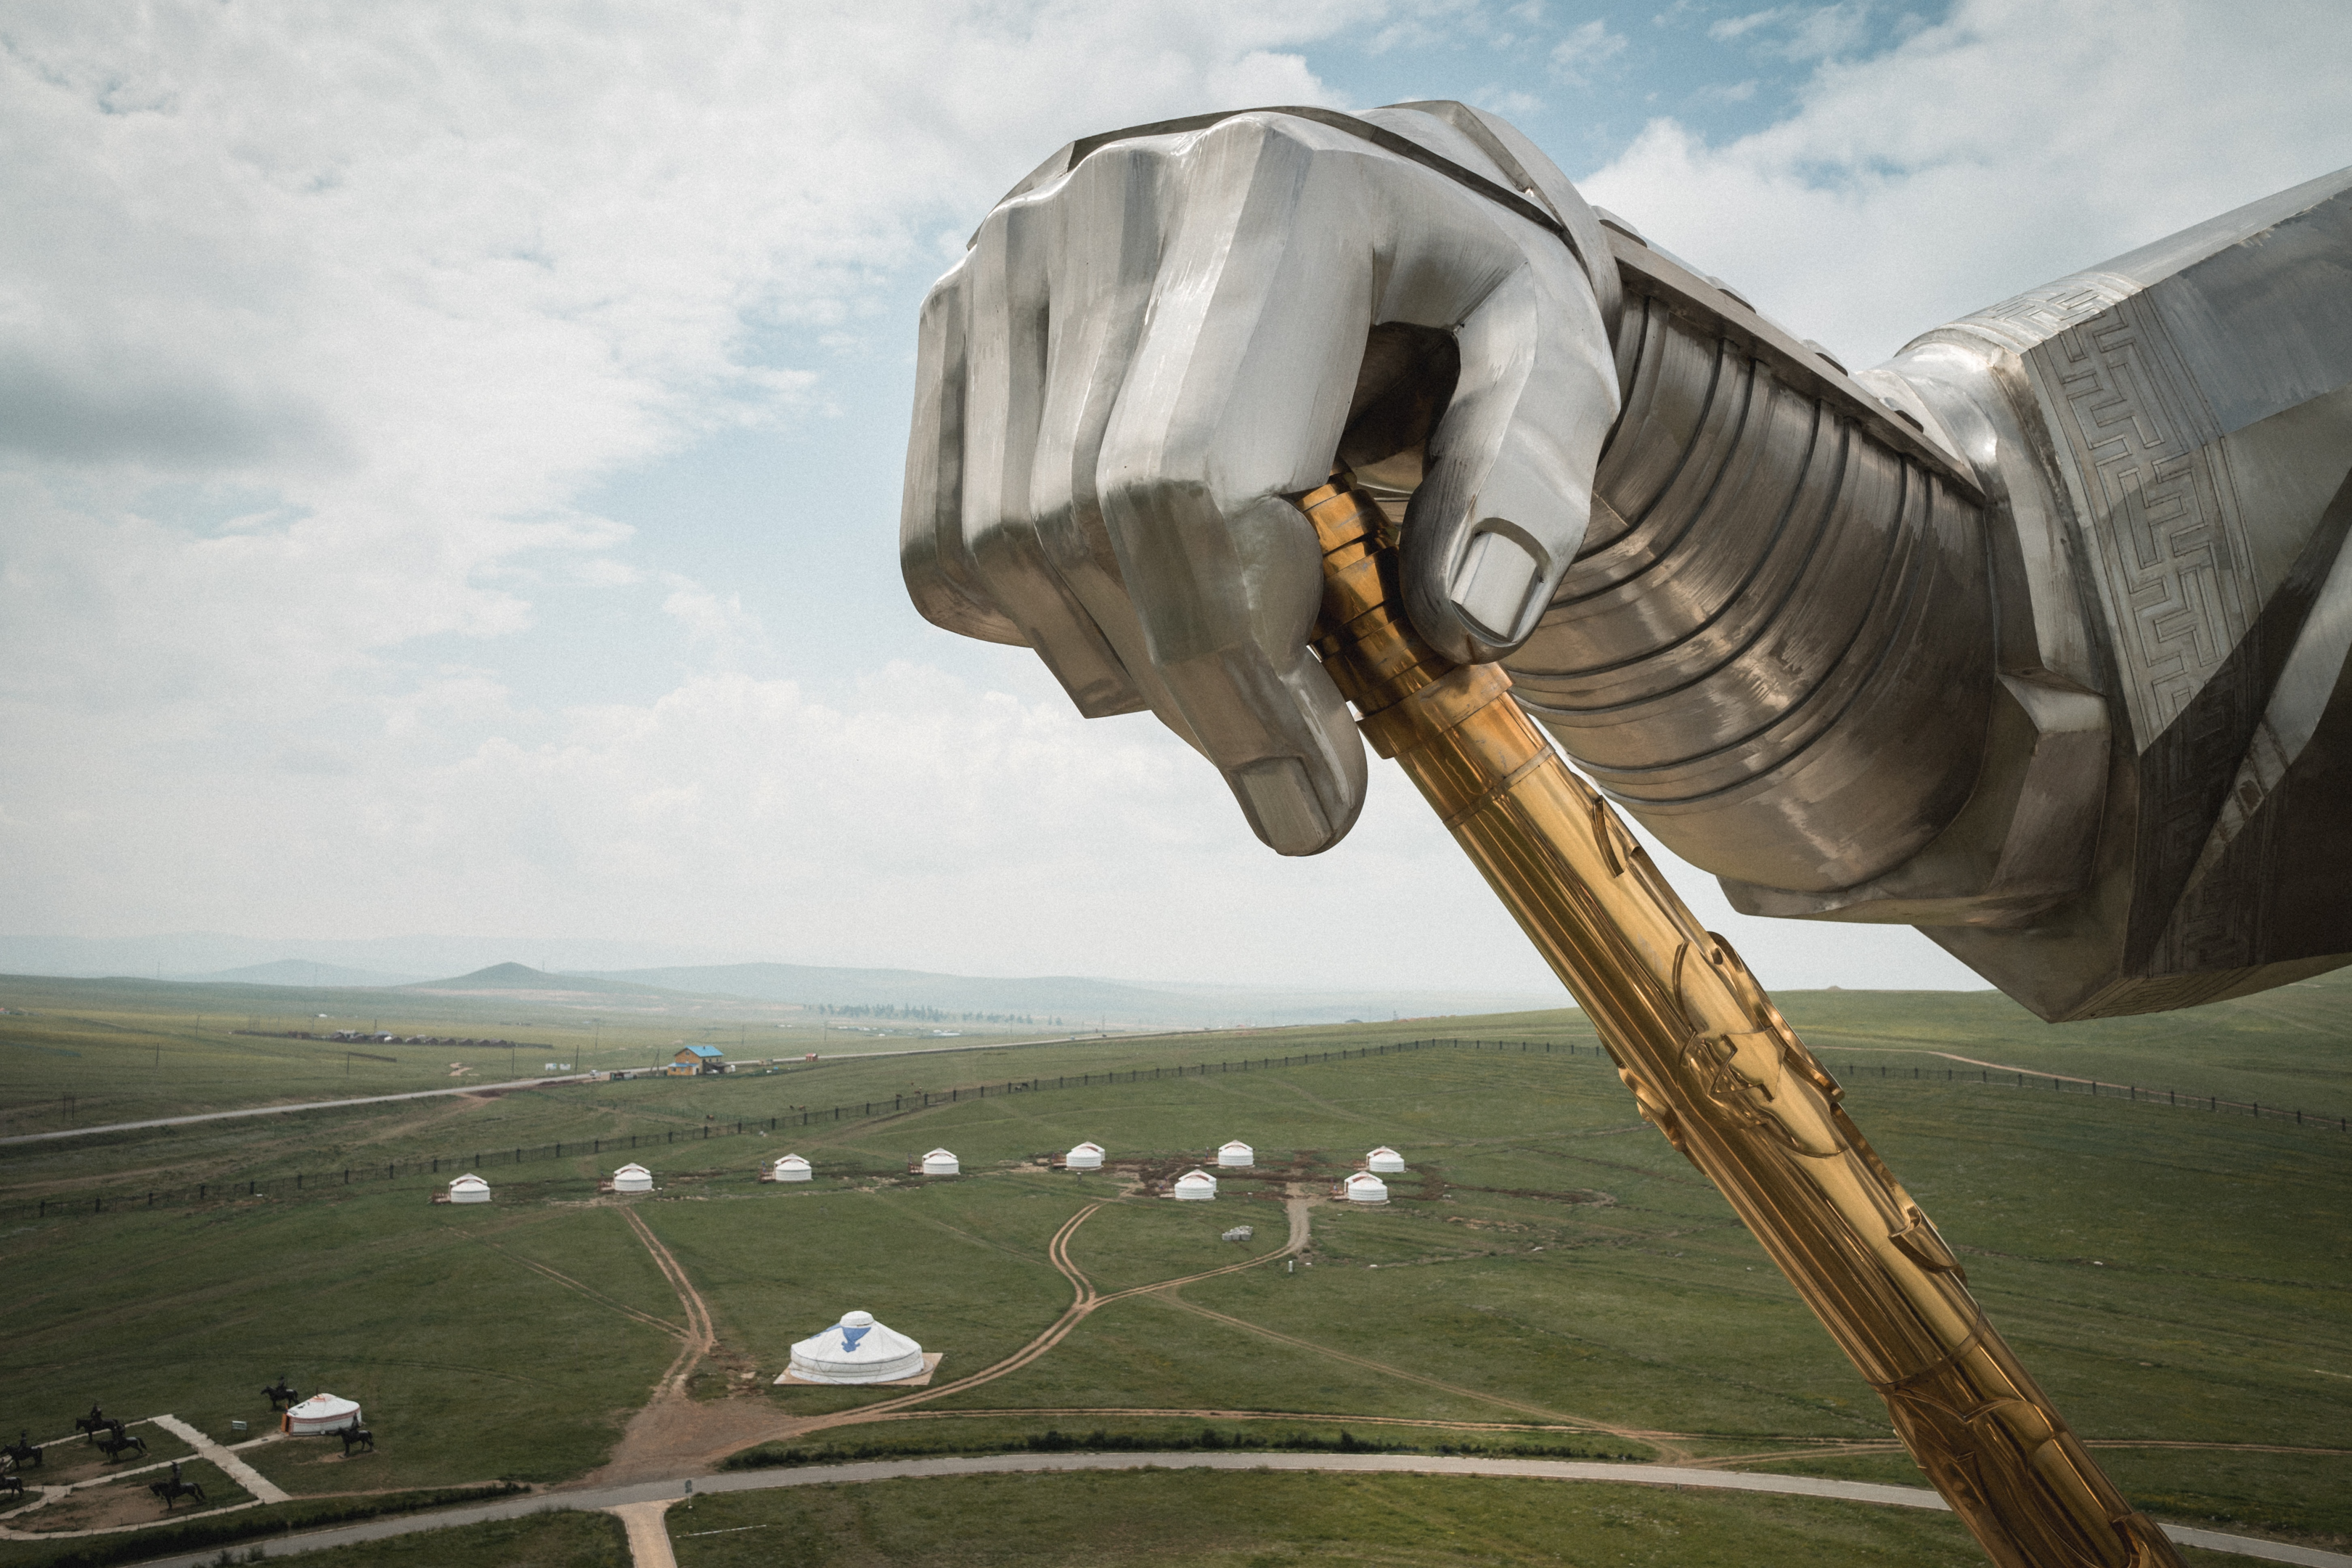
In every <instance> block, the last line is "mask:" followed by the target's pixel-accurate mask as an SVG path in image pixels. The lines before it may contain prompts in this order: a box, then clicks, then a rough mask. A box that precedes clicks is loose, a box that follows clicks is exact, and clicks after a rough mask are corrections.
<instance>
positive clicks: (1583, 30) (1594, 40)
mask: <svg viewBox="0 0 2352 1568" xmlns="http://www.w3.org/2000/svg"><path fill="white" fill-rule="evenodd" d="M1624 52H1625V36H1624V35H1623V34H1622V33H1617V32H1612V30H1611V29H1610V26H1609V24H1608V23H1607V22H1605V21H1603V20H1601V18H1600V17H1598V16H1595V17H1594V18H1593V19H1592V20H1591V21H1590V22H1586V23H1584V24H1582V25H1581V26H1577V27H1574V28H1572V29H1570V32H1569V34H1568V36H1567V37H1564V38H1562V39H1560V41H1559V43H1557V44H1554V45H1553V46H1552V47H1551V55H1550V57H1549V58H1550V63H1551V74H1552V75H1553V76H1555V77H1557V78H1559V79H1560V80H1561V81H1564V82H1567V83H1569V84H1570V86H1578V85H1581V84H1582V83H1584V82H1587V81H1589V80H1591V73H1592V72H1593V71H1594V70H1595V69H1596V68H1599V67H1601V66H1603V65H1606V64H1608V63H1609V62H1610V61H1611V60H1612V59H1615V58H1617V57H1618V56H1619V55H1621V54H1622V53H1624Z"/></svg>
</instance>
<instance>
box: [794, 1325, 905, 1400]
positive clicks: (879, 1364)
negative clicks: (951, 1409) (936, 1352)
mask: <svg viewBox="0 0 2352 1568" xmlns="http://www.w3.org/2000/svg"><path fill="white" fill-rule="evenodd" d="M922 1374H923V1347H922V1346H920V1345H919V1344H917V1343H916V1342H914V1341H912V1340H910V1339H908V1337H907V1336H906V1335H904V1334H902V1333H900V1332H898V1331H897V1330H896V1329H892V1328H888V1327H887V1326H885V1325H884V1324H881V1323H877V1322H876V1321H874V1314H873V1313H871V1312H844V1313H843V1314H842V1315H841V1321H839V1322H837V1323H835V1324H834V1325H833V1327H831V1328H829V1329H820V1330H818V1331H816V1332H815V1333H814V1334H811V1335H810V1336H809V1337H808V1338H807V1339H804V1340H803V1341H801V1342H799V1343H798V1344H795V1345H794V1346H793V1362H792V1375H793V1377H795V1378H797V1379H799V1380H800V1381H801V1382H803V1383H895V1382H897V1381H898V1379H900V1378H902V1377H920V1376H921V1375H922Z"/></svg>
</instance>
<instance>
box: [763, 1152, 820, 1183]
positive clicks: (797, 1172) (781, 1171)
mask: <svg viewBox="0 0 2352 1568" xmlns="http://www.w3.org/2000/svg"><path fill="white" fill-rule="evenodd" d="M770 1174H771V1175H772V1176H773V1177H774V1178H775V1179H776V1180H777V1181H779V1182H805V1181H807V1180H809V1179H810V1172H809V1163H808V1162H807V1161H806V1160H803V1159H802V1158H801V1157H800V1156H799V1155H798V1154H787V1155H785V1156H784V1157H783V1158H782V1159H781V1160H779V1161H777V1162H776V1168H775V1169H774V1170H773V1171H772V1172H771V1173H770Z"/></svg>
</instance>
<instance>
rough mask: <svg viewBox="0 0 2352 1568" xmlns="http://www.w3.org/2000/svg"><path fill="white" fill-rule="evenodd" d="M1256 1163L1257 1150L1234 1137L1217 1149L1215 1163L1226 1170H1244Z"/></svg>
mask: <svg viewBox="0 0 2352 1568" xmlns="http://www.w3.org/2000/svg"><path fill="white" fill-rule="evenodd" d="M1217 1163H1218V1165H1219V1166H1220V1167H1222V1168H1223V1169H1224V1170H1228V1171H1246V1170H1248V1169H1249V1168H1250V1167H1251V1166H1252V1165H1254V1164H1255V1163H1257V1151H1256V1150H1255V1149H1253V1148H1251V1147H1250V1146H1249V1145H1248V1144H1246V1143H1244V1142H1242V1141H1241V1140H1240V1139H1238V1138H1236V1139H1234V1141H1233V1142H1230V1143H1228V1144H1226V1145H1225V1146H1224V1147H1223V1148H1222V1149H1220V1150H1218V1151H1217Z"/></svg>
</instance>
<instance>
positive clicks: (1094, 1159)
mask: <svg viewBox="0 0 2352 1568" xmlns="http://www.w3.org/2000/svg"><path fill="white" fill-rule="evenodd" d="M1102 1167H1103V1146H1102V1145H1101V1144H1099V1143H1081V1144H1079V1145H1078V1146H1077V1147H1076V1148H1075V1149H1073V1150H1071V1151H1070V1152H1068V1153H1067V1154H1065V1155H1063V1156H1062V1169H1064V1170H1066V1171H1099V1170H1101V1169H1102Z"/></svg>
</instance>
